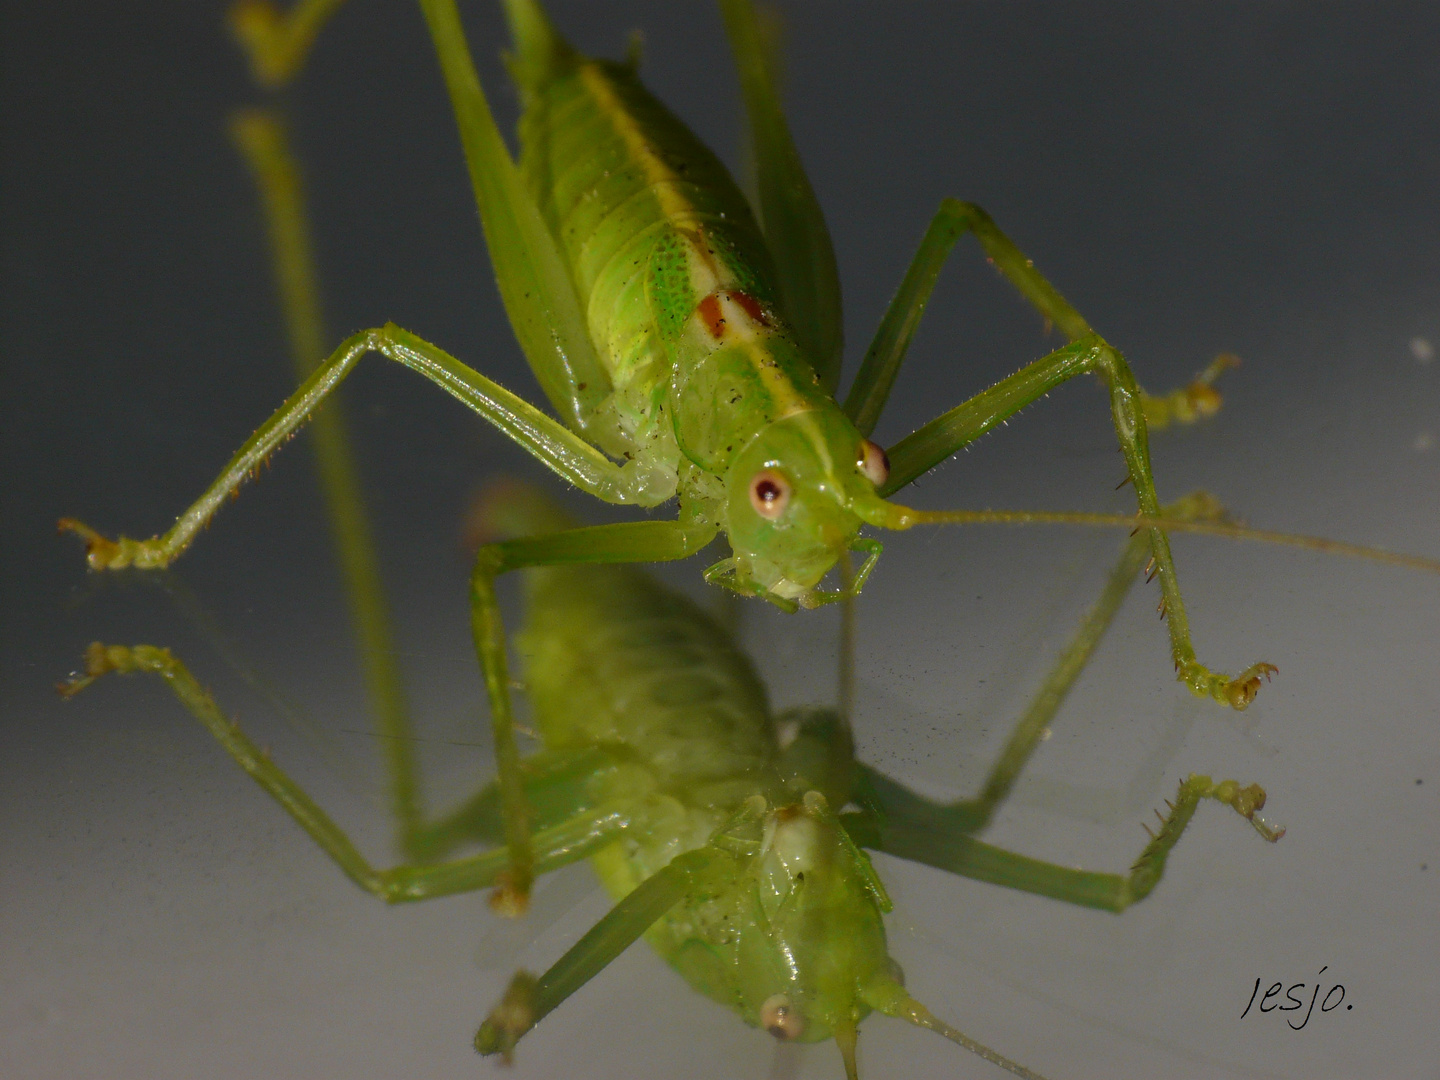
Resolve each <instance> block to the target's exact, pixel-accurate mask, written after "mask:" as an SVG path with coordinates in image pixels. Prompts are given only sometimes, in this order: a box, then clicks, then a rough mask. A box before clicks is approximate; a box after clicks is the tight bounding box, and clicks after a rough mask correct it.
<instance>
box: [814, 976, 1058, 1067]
mask: <svg viewBox="0 0 1440 1080" xmlns="http://www.w3.org/2000/svg"><path fill="white" fill-rule="evenodd" d="M862 997H863V999H864V1000H865V1002H866V1003H867V1004H869V1006H870V1007H871V1008H872V1009H874V1010H875V1011H876V1012H881V1013H884V1014H885V1015H886V1016H893V1017H895V1019H897V1020H904V1021H905V1022H906V1023H908V1024H914V1025H915V1026H916V1027H923V1028H926V1029H928V1030H930V1031H933V1032H935V1033H936V1034H938V1035H943V1036H945V1038H947V1039H949V1040H950V1041H951V1042H953V1043H954V1044H955V1045H956V1046H963V1047H964V1048H965V1049H966V1050H969V1051H970V1052H971V1053H972V1054H974V1055H975V1056H976V1057H982V1058H984V1059H985V1060H986V1061H988V1062H990V1064H992V1065H995V1066H997V1067H999V1068H1001V1069H1004V1070H1005V1071H1006V1072H1008V1073H1011V1074H1012V1075H1014V1076H1018V1077H1021V1080H1045V1077H1043V1076H1041V1075H1040V1074H1039V1073H1037V1072H1035V1071H1033V1070H1031V1069H1027V1068H1025V1066H1024V1065H1021V1064H1020V1063H1019V1062H1018V1061H1011V1060H1010V1059H1009V1058H1007V1057H1006V1056H1005V1055H1004V1054H1001V1053H999V1052H998V1051H995V1050H991V1049H990V1048H989V1047H988V1046H986V1045H985V1044H984V1043H981V1042H976V1041H975V1040H974V1039H972V1038H970V1036H968V1035H966V1034H965V1033H964V1032H962V1031H957V1030H956V1029H955V1028H953V1027H951V1026H950V1025H949V1024H947V1023H945V1021H943V1020H941V1019H939V1018H938V1017H936V1016H935V1014H934V1013H932V1012H931V1011H930V1010H929V1009H927V1008H926V1007H925V1006H924V1005H921V1004H920V1002H918V1001H916V1000H915V999H914V998H913V997H911V996H910V995H909V994H907V993H906V992H905V988H904V987H903V986H901V985H900V983H898V982H896V981H894V980H893V979H889V978H883V977H882V978H880V979H878V980H876V981H875V982H874V983H872V984H871V985H870V986H869V987H867V988H866V989H865V990H864V991H863V993H862ZM835 1041H836V1042H839V1041H840V1034H839V1032H838V1031H837V1032H836V1035H835ZM841 1053H844V1048H843V1047H842V1048H841Z"/></svg>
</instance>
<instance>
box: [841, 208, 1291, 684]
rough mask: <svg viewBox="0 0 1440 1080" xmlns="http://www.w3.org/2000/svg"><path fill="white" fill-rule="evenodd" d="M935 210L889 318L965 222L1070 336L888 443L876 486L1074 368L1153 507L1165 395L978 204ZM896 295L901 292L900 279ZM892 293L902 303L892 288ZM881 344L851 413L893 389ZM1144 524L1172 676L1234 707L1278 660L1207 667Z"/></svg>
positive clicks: (1010, 411) (908, 472)
mask: <svg viewBox="0 0 1440 1080" xmlns="http://www.w3.org/2000/svg"><path fill="white" fill-rule="evenodd" d="M941 217H943V218H944V221H943V222H942V225H938V226H932V234H933V235H932V236H930V237H928V239H929V240H930V246H929V247H928V248H925V249H922V253H921V256H922V257H921V258H919V259H917V264H920V267H921V268H920V269H919V270H916V269H915V268H914V267H912V271H914V280H913V281H911V280H910V279H909V278H907V285H908V286H909V292H908V299H907V300H906V301H905V302H904V303H903V304H901V306H900V307H899V308H896V307H894V306H892V311H891V312H889V313H887V315H886V321H887V322H888V321H890V317H891V315H892V314H894V315H896V318H897V319H901V316H902V315H903V314H904V313H905V312H907V311H911V312H914V309H915V308H916V305H923V302H924V300H925V298H926V297H928V295H929V285H930V284H933V274H934V273H935V272H938V262H939V260H940V259H941V258H943V254H944V251H945V250H948V246H949V245H950V244H953V242H954V241H953V238H951V236H950V232H951V231H954V233H955V235H958V233H959V232H961V231H965V230H971V231H973V232H974V233H975V235H976V237H977V238H978V239H979V240H980V243H981V245H982V246H983V247H984V249H985V253H986V255H987V256H988V257H989V258H990V260H991V262H993V263H994V264H995V266H996V267H997V268H998V269H999V270H1000V272H1001V273H1002V274H1004V275H1005V277H1006V278H1007V279H1008V280H1009V281H1010V282H1011V283H1012V284H1013V285H1015V287H1016V288H1017V289H1018V290H1019V291H1020V292H1021V293H1022V294H1023V295H1024V296H1025V297H1026V298H1027V299H1028V300H1030V302H1031V303H1032V304H1034V305H1035V307H1036V308H1037V309H1039V311H1040V312H1041V313H1042V314H1043V315H1045V317H1046V318H1048V319H1050V320H1051V321H1053V322H1054V323H1055V324H1056V325H1057V326H1058V327H1060V329H1061V330H1062V331H1063V332H1064V333H1065V334H1067V335H1068V336H1069V337H1070V338H1071V344H1069V345H1067V346H1064V347H1063V348H1060V349H1057V350H1055V351H1054V352H1052V353H1051V354H1050V355H1049V356H1046V357H1043V358H1041V359H1040V360H1037V361H1035V362H1034V363H1032V364H1030V365H1028V366H1026V367H1024V368H1022V369H1021V370H1020V371H1018V372H1016V373H1015V374H1014V375H1011V376H1010V377H1009V378H1006V379H1002V380H1001V381H1000V382H998V383H996V384H995V385H994V386H992V387H990V388H989V389H988V390H985V391H982V392H981V393H979V394H977V395H976V396H975V397H973V398H971V399H970V400H969V401H966V402H964V403H962V404H960V405H958V406H956V407H955V408H954V409H951V410H950V411H949V412H947V413H944V414H943V415H941V416H939V417H937V418H936V419H934V420H932V421H931V422H930V423H928V424H926V425H925V426H924V427H921V428H920V429H918V430H917V431H915V432H912V433H911V434H910V435H908V436H907V437H906V438H904V439H902V440H901V441H900V442H899V443H897V444H896V445H895V446H893V447H891V448H890V450H889V458H890V478H889V480H888V481H887V482H886V483H885V485H884V486H883V487H882V488H881V490H880V494H882V495H885V496H888V495H890V494H892V493H893V492H896V491H898V490H900V489H901V488H903V487H904V486H905V485H906V484H909V483H910V482H911V481H912V480H914V479H916V478H917V477H918V476H920V475H922V474H923V473H925V472H927V471H928V470H929V469H931V468H933V467H934V466H935V465H938V464H939V463H940V462H942V461H944V460H945V459H946V458H948V457H950V455H952V454H953V453H955V451H957V450H958V449H960V448H961V447H962V446H965V445H966V444H967V443H969V442H972V441H974V440H975V439H977V438H979V437H980V436H981V435H983V434H984V433H985V432H987V431H989V430H990V429H991V428H993V427H994V426H995V425H997V424H999V423H1000V422H1002V421H1003V420H1005V419H1006V418H1008V417H1010V416H1012V415H1014V413H1015V412H1017V411H1018V410H1019V409H1021V408H1023V407H1024V406H1025V405H1028V404H1030V403H1031V402H1033V401H1035V400H1037V399H1039V398H1040V397H1042V396H1043V395H1045V394H1046V393H1048V392H1049V391H1050V390H1052V389H1054V388H1055V387H1056V386H1059V385H1060V384H1061V383H1063V382H1066V381H1068V380H1069V379H1072V378H1074V377H1075V376H1076V375H1080V374H1084V373H1093V374H1096V375H1098V376H1100V378H1101V380H1102V381H1103V382H1104V384H1105V386H1106V389H1107V390H1108V391H1109V395H1110V414H1111V419H1112V420H1113V422H1114V426H1115V434H1116V436H1117V438H1118V440H1119V442H1120V449H1121V451H1122V452H1123V453H1124V455H1125V462H1126V466H1127V469H1128V478H1129V479H1130V480H1131V481H1132V482H1133V486H1134V488H1135V497H1136V501H1137V503H1138V504H1139V509H1140V513H1141V515H1142V516H1144V517H1147V518H1155V517H1159V516H1160V513H1159V499H1158V496H1157V495H1156V493H1155V480H1154V476H1153V474H1152V471H1151V467H1150V449H1149V440H1148V437H1147V435H1146V426H1145V423H1146V421H1145V414H1146V411H1147V409H1148V410H1149V411H1151V412H1154V411H1155V410H1156V409H1158V408H1161V407H1162V403H1161V399H1157V398H1153V397H1149V396H1147V395H1145V394H1143V393H1142V391H1141V390H1140V387H1139V386H1138V384H1137V383H1136V382H1135V377H1134V374H1133V373H1132V372H1131V371H1130V367H1129V365H1128V364H1127V363H1126V362H1125V358H1124V357H1123V356H1121V355H1120V353H1119V352H1118V351H1117V350H1116V349H1114V348H1113V347H1112V346H1111V345H1110V344H1109V343H1108V342H1106V341H1105V340H1104V339H1103V338H1101V337H1100V336H1099V335H1097V334H1096V333H1095V332H1094V331H1093V330H1092V329H1091V328H1090V325H1089V324H1088V323H1087V322H1086V321H1085V320H1084V319H1083V318H1082V317H1081V316H1080V314H1079V312H1077V311H1076V310H1075V309H1074V308H1073V307H1071V306H1070V304H1069V303H1068V302H1067V301H1066V300H1065V299H1064V297H1062V296H1061V295H1060V294H1059V293H1058V292H1057V291H1056V290H1055V288H1054V286H1052V285H1051V284H1050V283H1049V282H1048V281H1046V280H1045V278H1044V277H1043V276H1042V275H1041V274H1040V273H1039V271H1037V270H1036V269H1035V268H1034V266H1033V265H1031V263H1030V260H1028V259H1027V258H1025V256H1024V254H1023V253H1022V252H1021V251H1020V249H1019V248H1017V247H1016V246H1015V244H1014V243H1013V242H1012V241H1011V240H1010V239H1009V238H1008V237H1007V236H1005V235H1004V234H1003V233H1002V232H1000V230H999V229H998V228H996V226H995V224H994V222H992V221H991V220H990V218H989V216H988V215H987V214H986V213H985V212H984V211H983V210H981V209H980V208H979V207H976V206H973V205H971V204H968V203H959V202H956V201H954V200H947V201H946V203H945V204H943V205H942V207H941ZM940 220H941V218H940V217H937V221H940ZM942 226H943V227H942ZM902 295H907V294H906V290H905V288H903V287H902ZM897 303H900V301H899V300H898V298H897ZM897 312H898V313H899V314H897ZM917 317H918V313H917ZM885 334H886V330H885V327H884V326H883V325H882V332H881V336H882V337H884V336H885ZM892 336H894V337H895V340H896V341H897V342H900V343H901V344H902V345H903V340H902V339H904V340H908V338H906V337H905V335H904V334H901V333H899V332H898V331H897V332H896V333H895V334H894V335H892ZM897 348H899V346H897ZM882 352H883V355H882V356H880V357H879V358H878V359H876V360H875V362H874V363H873V364H869V366H868V370H867V368H864V367H862V369H861V373H860V376H859V377H858V378H857V388H856V390H854V391H852V393H851V396H850V398H849V399H847V401H846V407H847V411H849V412H851V413H852V415H856V416H866V415H869V414H870V413H872V412H874V413H878V410H879V405H881V404H883V402H884V399H885V397H886V395H887V394H888V393H889V387H890V385H891V383H892V382H893V380H894V376H895V372H896V371H897V370H898V367H899V362H900V355H899V352H903V348H899V352H896V351H895V350H889V351H884V350H882ZM1213 367H1214V365H1212V368H1213ZM1211 377H1213V376H1211ZM944 520H946V519H945V516H944V515H943V514H933V513H932V514H924V513H920V514H915V515H911V516H908V517H904V516H903V515H899V514H897V516H896V520H895V522H894V524H892V526H891V527H898V528H905V527H909V526H910V525H914V524H920V523H922V522H929V523H939V522H942V521H944ZM1148 533H1149V538H1150V547H1151V551H1152V553H1153V555H1154V557H1155V562H1156V567H1157V570H1158V576H1159V578H1160V588H1161V591H1162V593H1163V601H1162V603H1161V612H1162V614H1163V615H1164V616H1165V618H1166V622H1167V625H1168V627H1169V632H1170V649H1171V654H1172V657H1173V659H1174V663H1175V670H1176V675H1177V677H1178V678H1179V679H1180V680H1181V681H1182V682H1184V683H1185V684H1186V685H1187V686H1189V687H1190V689H1191V690H1192V691H1193V692H1194V693H1196V694H1198V695H1200V696H1202V697H1209V698H1212V699H1214V700H1215V701H1218V702H1220V703H1222V704H1225V705H1229V706H1231V707H1232V708H1236V709H1243V708H1245V707H1246V706H1247V705H1249V704H1250V702H1251V701H1252V700H1254V697H1255V694H1256V692H1257V691H1258V690H1259V688H1260V682H1261V680H1262V678H1266V677H1268V676H1269V675H1270V674H1272V673H1273V672H1274V671H1275V668H1274V666H1273V665H1270V664H1265V663H1260V664H1255V665H1253V666H1252V667H1250V668H1248V669H1247V670H1245V671H1243V672H1241V673H1240V674H1239V675H1238V676H1235V677H1233V678H1232V677H1231V676H1228V675H1224V674H1220V673H1216V672H1212V671H1211V670H1210V669H1209V668H1208V667H1206V666H1205V665H1204V664H1202V663H1200V661H1199V660H1198V659H1197V658H1196V656H1195V649H1194V647H1193V645H1192V644H1191V641H1190V628H1189V621H1188V619H1187V618H1186V615H1185V604H1184V601H1183V600H1182V599H1181V596H1180V588H1179V584H1178V582H1177V581H1176V576H1175V565H1174V560H1173V558H1172V556H1171V554H1170V542H1169V539H1168V537H1167V536H1166V535H1165V533H1164V532H1163V531H1162V530H1161V529H1159V528H1154V527H1152V528H1150V529H1148Z"/></svg>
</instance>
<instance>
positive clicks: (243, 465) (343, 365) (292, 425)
mask: <svg viewBox="0 0 1440 1080" xmlns="http://www.w3.org/2000/svg"><path fill="white" fill-rule="evenodd" d="M370 352H377V353H380V354H381V355H382V356H385V357H387V358H388V359H391V360H394V361H396V362H397V363H399V364H403V365H404V366H405V367H408V368H410V369H411V370H412V371H417V372H419V373H420V374H421V375H424V376H425V377H426V378H427V379H430V380H431V381H432V382H434V383H436V384H437V385H438V386H440V387H441V388H442V389H443V390H445V391H447V392H448V393H449V394H451V395H452V396H453V397H455V398H457V399H459V400H460V401H461V402H463V403H464V404H465V405H468V406H469V407H470V408H471V409H473V410H474V411H475V412H476V413H478V414H479V415H480V416H481V417H482V418H483V419H485V420H488V421H489V422H490V423H492V424H494V425H495V426H496V427H497V428H499V429H500V431H501V432H503V433H504V434H505V435H507V436H509V437H510V438H511V439H513V440H514V441H515V442H516V443H518V444H519V445H520V446H521V447H522V448H524V449H525V450H526V451H528V452H529V453H530V454H532V455H533V456H534V457H535V458H536V459H537V460H538V461H540V462H541V464H543V465H545V466H547V467H548V468H550V469H551V470H552V471H554V472H555V473H556V474H557V475H559V476H560V477H562V478H563V479H565V480H567V481H569V482H570V483H572V484H574V485H575V486H576V487H578V488H580V489H581V490H582V491H585V492H588V493H589V494H591V495H594V496H595V497H596V498H599V499H603V500H605V501H607V502H622V503H624V502H636V501H640V500H642V499H643V498H644V477H643V476H642V475H641V474H640V473H639V470H638V469H635V468H632V467H631V466H633V465H634V464H635V463H634V462H631V463H629V464H628V465H626V466H619V465H616V464H615V463H614V462H613V461H611V460H610V459H609V458H607V457H606V456H605V455H604V454H603V453H601V452H600V451H599V450H597V449H596V448H595V447H593V446H591V445H590V444H589V443H588V442H586V441H585V440H584V439H582V438H581V437H580V436H578V435H576V434H575V433H574V432H572V431H570V430H568V429H567V428H565V427H564V426H563V425H561V424H560V422H559V421H557V420H555V419H553V418H551V417H550V416H547V415H546V414H545V413H543V412H541V411H540V410H539V409H537V408H536V407H535V406H533V405H531V404H530V403H529V402H527V401H526V400H525V399H524V398H521V397H519V396H518V395H516V394H512V393H511V392H510V391H508V390H506V389H505V388H504V387H502V386H501V385H500V384H499V383H497V382H495V381H494V380H492V379H487V378H486V377H485V376H483V375H481V374H480V373H479V372H478V371H475V370H474V369H473V368H471V367H468V366H467V365H465V364H463V363H461V362H460V361H459V360H457V359H455V358H454V357H453V356H451V355H450V354H449V353H447V352H445V351H444V350H442V349H439V348H436V347H435V346H434V345H431V344H430V343H429V342H427V341H424V340H422V339H421V338H418V337H416V336H415V335H414V334H411V333H409V332H407V331H405V330H402V329H400V327H398V326H396V325H395V324H394V323H387V324H385V325H384V326H382V327H379V328H378V329H374V330H362V331H361V332H360V333H358V334H355V335H353V336H352V337H350V338H347V339H346V340H345V341H343V342H342V343H341V344H340V347H339V348H338V349H336V350H335V352H333V353H332V354H331V355H330V357H329V358H328V359H326V360H325V362H324V363H322V364H321V365H320V366H319V367H318V368H317V369H316V370H315V372H314V374H312V375H311V376H310V378H308V379H306V380H305V382H304V383H302V384H301V386H300V389H298V390H296V391H295V393H294V394H292V395H291V397H290V398H289V400H288V401H286V402H285V404H284V405H282V406H281V407H280V409H279V410H278V411H277V412H276V413H275V414H274V415H273V416H271V417H270V419H269V420H267V421H265V423H264V424H262V425H261V426H260V427H259V429H258V430H257V431H256V432H255V434H254V435H252V436H250V438H249V439H248V440H246V442H245V444H244V445H243V446H242V447H241V448H240V450H239V451H238V452H237V453H236V454H235V456H234V457H233V458H232V459H231V460H230V463H229V464H228V465H227V466H225V469H224V471H222V472H221V474H220V475H219V477H217V478H216V479H215V481H214V482H213V483H212V484H211V485H210V486H209V487H208V488H206V490H205V492H204V494H202V495H201V496H200V498H199V499H197V500H196V501H195V502H194V503H193V504H192V505H191V506H190V508H189V509H188V510H186V511H185V512H184V513H183V514H181V515H180V517H179V519H177V520H176V522H175V524H174V526H173V527H172V528H171V529H170V530H169V531H168V532H166V533H164V534H162V535H160V536H156V537H152V538H151V539H149V540H132V539H130V538H129V537H121V538H120V539H118V540H113V541H112V540H108V539H106V538H105V537H104V536H101V535H100V534H99V533H97V532H96V531H95V530H94V529H91V528H90V527H89V526H87V525H84V524H81V523H80V522H78V521H75V520H74V519H73V518H62V519H61V521H60V523H59V524H60V528H61V530H62V531H68V532H73V533H76V534H78V535H79V536H81V537H82V538H83V539H84V540H85V541H86V546H87V549H88V558H89V562H90V566H91V568H92V569H96V570H106V569H120V568H122V567H126V566H135V567H138V568H140V569H159V568H162V567H164V566H168V565H169V564H170V562H171V561H172V560H173V559H175V558H176V557H177V556H178V555H180V553H181V552H183V551H184V550H185V549H186V548H187V547H189V546H190V543H191V541H192V540H194V538H195V535H196V533H198V532H199V531H200V529H201V528H203V527H204V526H205V524H206V523H207V522H208V521H209V520H210V518H211V517H212V516H214V514H215V512H216V511H217V510H218V509H220V507H221V506H222V505H224V503H225V501H226V499H228V498H229V497H230V496H231V495H233V494H234V493H235V492H236V491H237V490H238V489H239V488H240V486H241V485H242V484H243V483H244V482H245V481H246V480H247V479H249V478H250V476H252V475H253V474H254V473H255V471H256V470H257V469H258V468H259V467H260V466H261V465H262V464H264V462H265V460H266V458H268V457H269V456H270V454H272V453H273V452H274V451H275V450H276V449H278V448H279V446H280V445H281V444H282V443H284V442H285V441H286V440H287V439H289V438H290V437H291V436H292V435H293V434H294V433H295V432H296V431H297V430H298V429H299V427H300V425H301V424H303V423H304V422H305V421H306V420H308V419H309V418H310V417H311V415H312V414H313V413H314V411H315V409H316V408H318V407H319V405H320V403H321V402H323V401H324V400H325V399H326V397H327V396H328V395H329V394H330V393H331V391H333V390H334V389H335V388H336V387H337V386H338V385H339V384H340V383H341V382H342V381H343V380H344V379H345V377H346V376H347V375H349V374H350V372H351V370H353V369H354V367H355V365H356V364H357V363H358V362H359V360H360V358H361V357H363V356H364V355H365V354H367V353H370Z"/></svg>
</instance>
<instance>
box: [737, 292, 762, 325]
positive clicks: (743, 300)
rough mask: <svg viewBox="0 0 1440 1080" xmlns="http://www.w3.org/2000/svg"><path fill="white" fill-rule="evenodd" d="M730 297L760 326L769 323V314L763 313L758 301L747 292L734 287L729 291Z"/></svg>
mask: <svg viewBox="0 0 1440 1080" xmlns="http://www.w3.org/2000/svg"><path fill="white" fill-rule="evenodd" d="M730 299H731V300H733V301H735V303H736V304H737V305H738V306H739V307H740V310H741V311H743V312H745V314H746V315H749V316H750V318H752V319H754V320H755V321H756V322H757V323H759V324H760V325H761V326H767V327H768V326H769V325H770V316H769V315H767V314H765V309H764V308H763V307H761V306H760V301H759V300H756V299H755V298H754V297H753V296H751V295H750V294H749V293H743V292H740V291H739V290H738V289H736V290H735V291H733V292H731V293H730Z"/></svg>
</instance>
